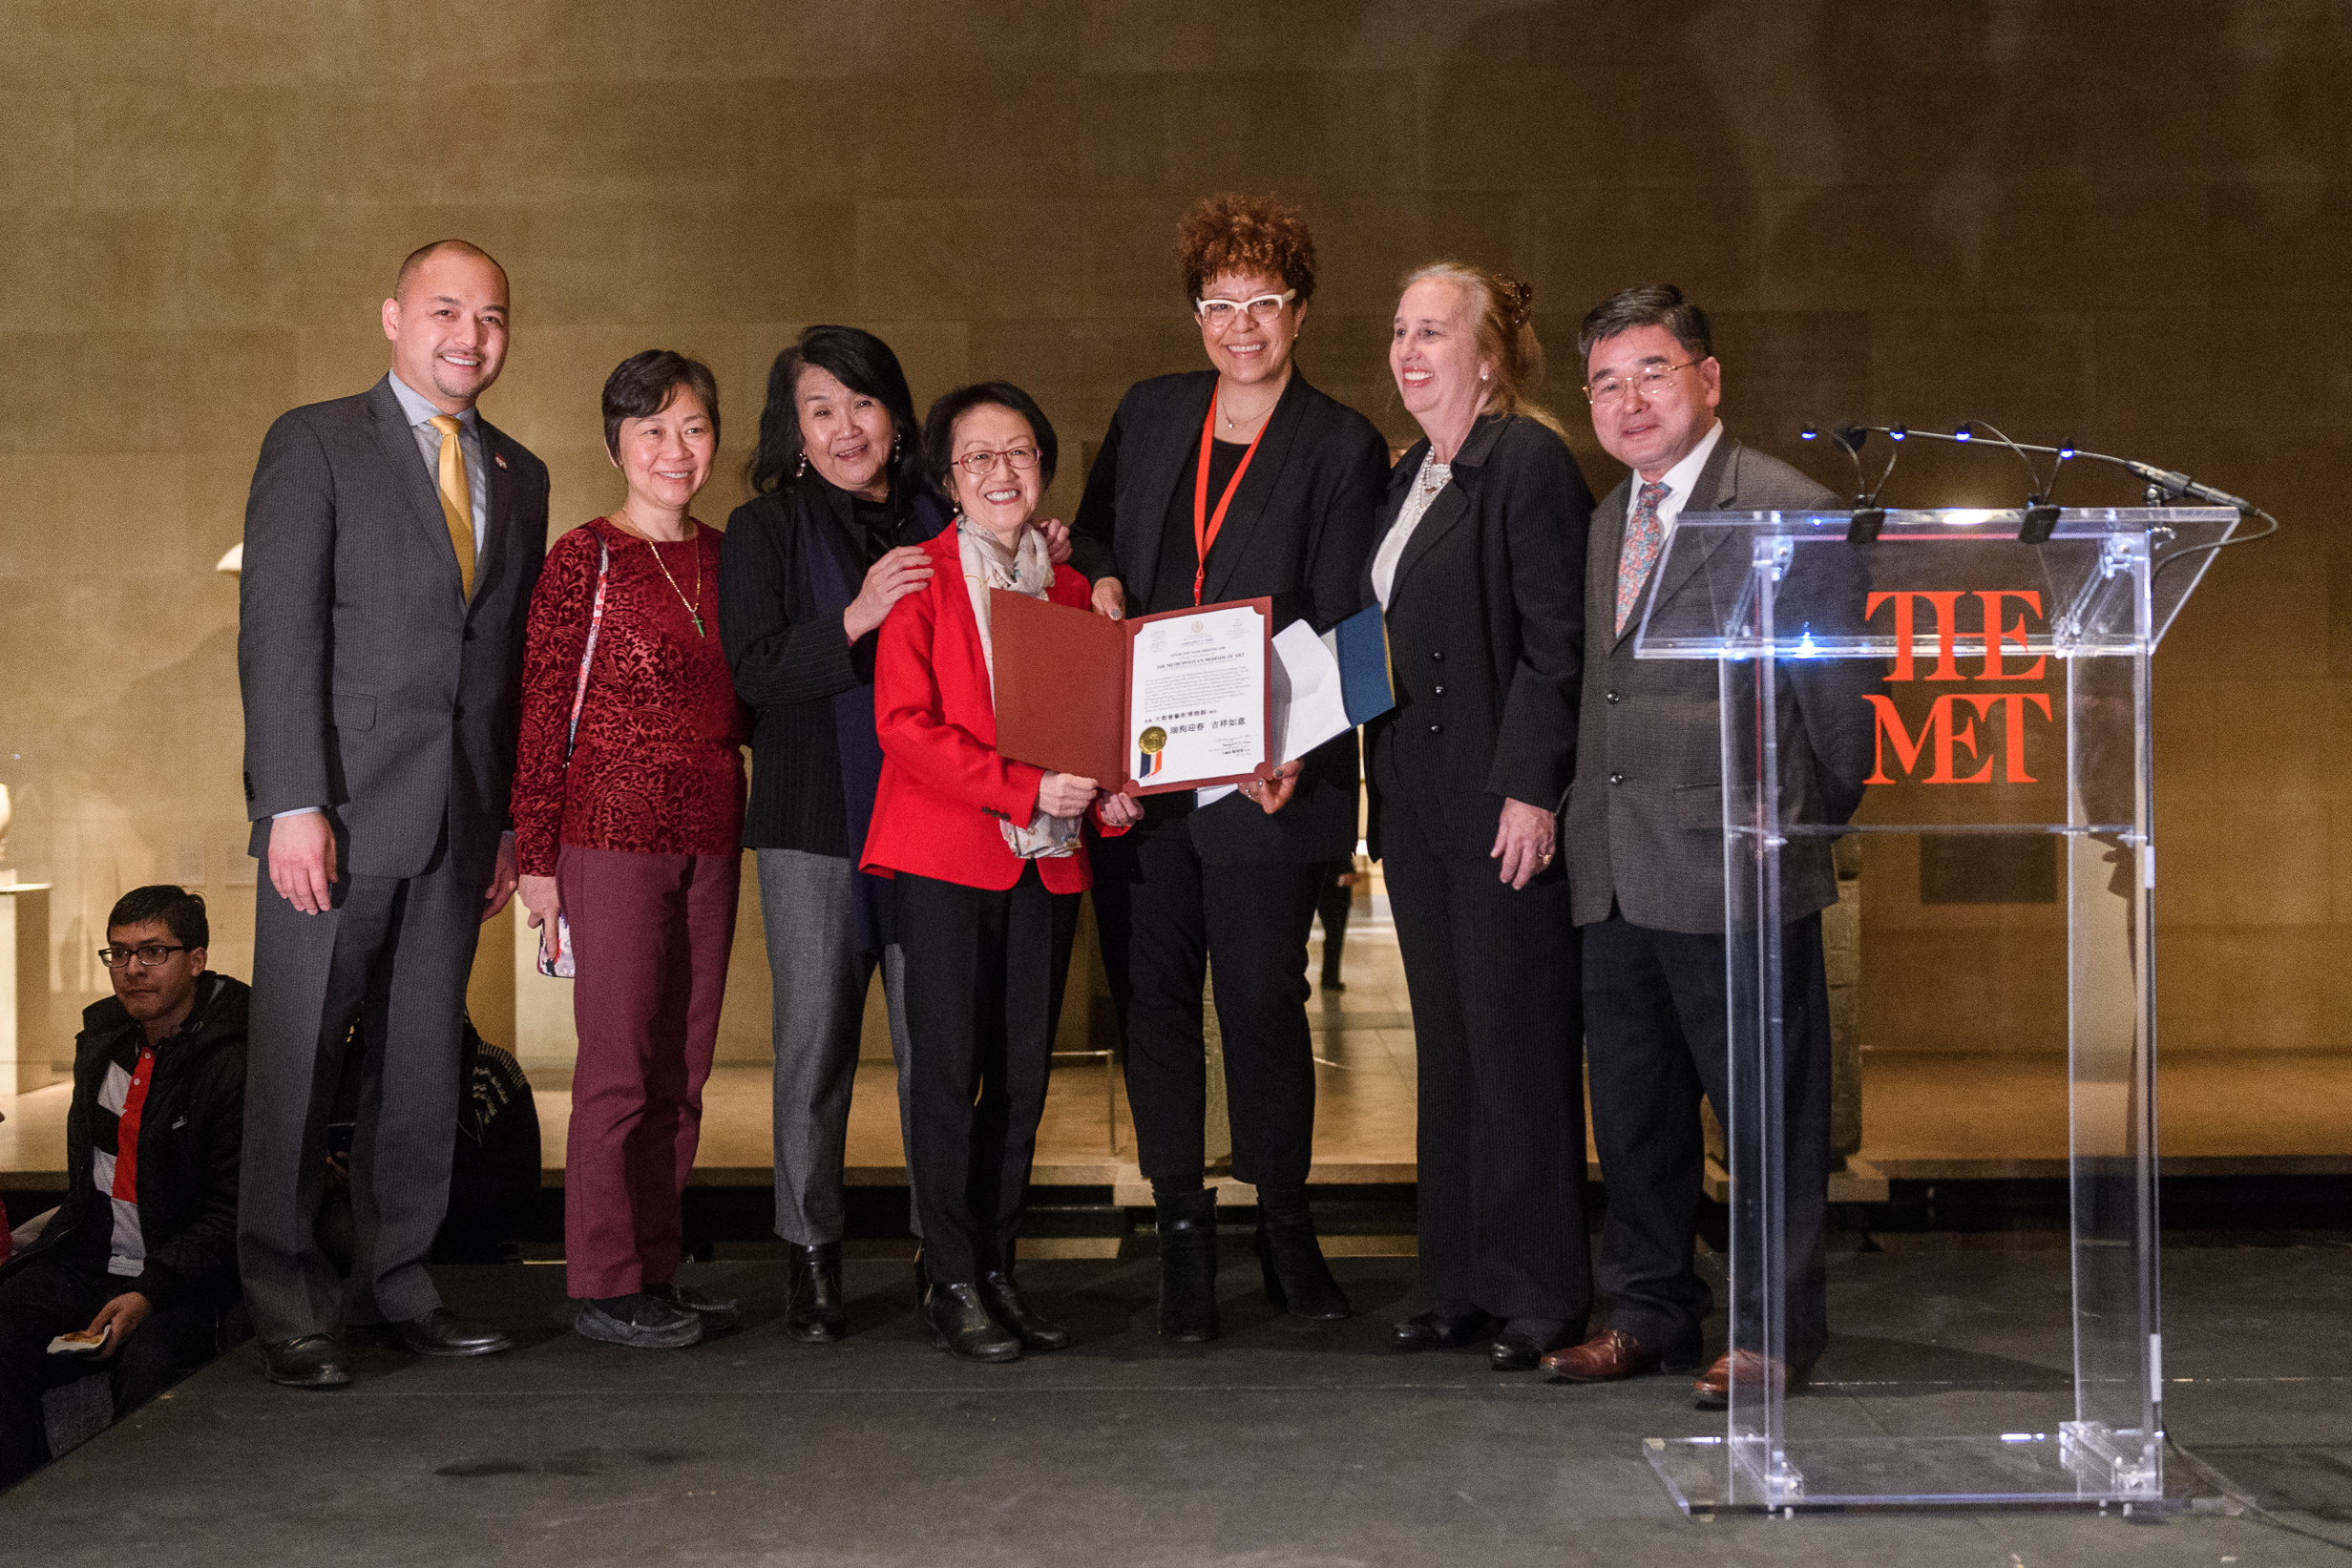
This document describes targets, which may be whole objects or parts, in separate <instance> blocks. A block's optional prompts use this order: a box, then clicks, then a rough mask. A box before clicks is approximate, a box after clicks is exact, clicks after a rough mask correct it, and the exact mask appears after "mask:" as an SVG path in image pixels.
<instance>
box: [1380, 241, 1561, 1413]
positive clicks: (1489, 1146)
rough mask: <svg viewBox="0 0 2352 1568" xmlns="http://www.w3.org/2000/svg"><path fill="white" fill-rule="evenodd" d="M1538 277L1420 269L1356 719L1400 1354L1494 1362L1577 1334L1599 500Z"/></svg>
mask: <svg viewBox="0 0 2352 1568" xmlns="http://www.w3.org/2000/svg"><path fill="white" fill-rule="evenodd" d="M1528 299H1529V290H1528V289H1527V287H1526V285H1525V284H1523V283H1521V282H1517V281H1515V280H1512V279H1508V278H1502V277H1498V276H1496V275H1495V274H1493V273H1490V272H1487V271H1485V270H1484V269H1482V268H1479V267H1473V266H1465V265H1462V264H1460V263H1457V262H1439V263H1437V264H1435V265H1433V266H1427V267H1423V268H1421V269H1419V270H1418V271H1417V272H1415V273H1413V274H1411V275H1410V276H1408V277H1407V278H1406V280H1405V289H1404V294H1403V297H1402V298H1401V299H1400V300H1399V301H1398V302H1397V317H1396V322H1395V324H1394V330H1393V336H1392V338H1391V342H1390V345H1389V367H1390V369H1391V371H1393V372H1394V374H1395V375H1396V378H1397V391H1398V393H1399V395H1400V396H1401V398H1402V399H1403V402H1404V406H1405V408H1406V409H1407V410H1408V411H1409V412H1411V413H1412V415H1413V417H1414V418H1415V420H1417V421H1418V423H1419V425H1420V427H1421V430H1422V439H1421V440H1420V441H1419V442H1418V443H1416V444H1415V445H1414V446H1413V447H1412V448H1411V449H1408V450H1407V451H1406V452H1405V454H1404V456H1403V457H1402V458H1400V459H1399V460H1398V461H1397V467H1396V469H1395V470H1392V472H1391V473H1390V475H1389V486H1388V499H1387V504H1386V507H1385V509H1384V511H1383V513H1382V522H1383V529H1382V533H1381V536H1380V542H1379V544H1378V546H1377V548H1376V549H1375V551H1374V552H1373V555H1372V561H1371V565H1370V567H1369V568H1368V570H1367V572H1366V580H1365V583H1364V590H1365V592H1366V593H1367V594H1368V596H1373V597H1376V598H1377V599H1378V600H1379V601H1380V604H1381V606H1382V608H1383V610H1384V611H1385V613H1386V617H1387V622H1388V638H1389V652H1390V660H1391V667H1392V670H1393V673H1394V679H1395V682H1396V687H1397V706H1396V709H1395V710H1394V711H1393V712H1390V713H1388V714H1385V715H1383V716H1382V717H1381V718H1379V719H1378V720H1376V721H1374V722H1373V723H1372V724H1371V725H1369V726H1367V730H1366V741H1367V743H1368V746H1369V748H1370V764H1371V765H1370V767H1369V768H1368V770H1367V773H1368V777H1369V778H1370V780H1371V783H1372V802H1373V812H1372V824H1373V826H1372V831H1373V839H1372V852H1373V853H1374V854H1375V855H1376V856H1378V857H1379V858H1380V859H1381V861H1382V862H1383V866H1384V869H1385V872H1386V876H1387V881H1388V891H1389V901H1390V904H1391V907H1392V908H1393V909H1395V911H1396V917H1397V945H1398V948H1399V949H1400V950H1401V952H1402V955H1403V958H1404V965H1405V983H1406V987H1407V990H1408V991H1409V993H1411V996H1412V999H1413V1029H1414V1037H1415V1041H1416V1048H1417V1051H1418V1089H1419V1118H1420V1127H1419V1138H1418V1144H1419V1148H1418V1156H1419V1168H1420V1195H1419V1198H1420V1202H1419V1207H1420V1255H1421V1282H1422V1286H1423V1289H1424V1291H1425V1293H1426V1295H1427V1298H1428V1303H1429V1306H1428V1309H1427V1310H1426V1311H1423V1312H1421V1313H1420V1314H1419V1315H1418V1316H1416V1317H1412V1318H1409V1319H1407V1320H1406V1321H1404V1322H1402V1323H1399V1324H1398V1325H1397V1328H1396V1333H1395V1341H1396V1343H1397V1346H1398V1347H1399V1348H1404V1349H1438V1348H1454V1347H1458V1346H1468V1345H1475V1344H1480V1343H1483V1344H1485V1345H1486V1346H1487V1348H1488V1357H1489V1360H1490V1361H1491V1363H1492V1364H1493V1366H1494V1367H1495V1369H1497V1370H1499V1371H1513V1370H1523V1369H1530V1368H1533V1367H1534V1366H1535V1365H1536V1362H1537V1360H1538V1359H1539V1358H1540V1357H1542V1356H1543V1355H1544V1352H1546V1351H1548V1350H1551V1349H1554V1348H1558V1347H1559V1346H1562V1345H1565V1344H1572V1343H1574V1342H1575V1341H1576V1340H1577V1339H1579V1338H1581V1337H1582V1335H1583V1333H1584V1328H1585V1317H1586V1312H1587V1311H1588V1310H1589V1308H1590V1307H1591V1300H1592V1275H1591V1262H1590V1259H1589V1256H1588V1254H1587V1249H1586V1241H1585V1214H1584V1183H1585V1118H1584V1110H1583V1088H1582V1082H1581V1078H1580V1074H1579V1055H1580V1045H1581V1039H1582V1034H1583V1017H1582V1013H1581V1009H1580V1003H1579V984H1578V972H1577V948H1576V930H1575V927H1574V926H1573V925H1572V924H1571V923H1570V920H1569V911H1568V887H1567V868H1566V867H1565V865H1563V864H1561V863H1560V862H1559V860H1558V853H1557V848H1556V846H1557V843H1558V826H1557V822H1556V812H1557V811H1558V808H1559V805H1560V802H1561V799H1562V797H1563V796H1565V794H1566V793H1567V788H1568V782H1569V780H1570V779H1571V777H1573V775H1574V772H1575V764H1576V712H1577V678H1578V673H1579V670H1580V668H1581V660H1582V650H1583V637H1584V608H1583V593H1582V589H1583V583H1584V572H1585V528H1586V520H1587V519H1588V518H1589V517H1590V515H1591V512H1592V492H1591V491H1590V490H1588V489H1587V488H1586V485H1585V480H1584V476H1583V475H1582V474H1581V473H1580V472H1578V470H1577V467H1576V461H1575V459H1574V458H1573V457H1571V456H1570V455H1569V453H1568V449H1567V444H1566V442H1565V441H1564V440H1563V439H1562V438H1561V434H1560V428H1559V426H1558V425H1557V424H1556V423H1555V422H1554V421H1553V420H1552V419H1551V417H1550V416H1549V415H1548V414H1545V413H1544V411H1543V410H1542V409H1541V408H1537V407H1536V406H1535V405H1534V404H1533V402H1532V401H1531V400H1530V398H1531V393H1532V392H1533V389H1534V387H1535V385H1536V383H1537V380H1538V378H1539V377H1540V375H1541V373H1542V366H1543V360H1542V350H1541V349H1540V348H1539V347H1538V345H1537V344H1536V338H1535V330H1534V327H1533V326H1532V324H1530V322H1529V320H1528Z"/></svg>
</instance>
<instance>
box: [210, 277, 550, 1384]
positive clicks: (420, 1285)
mask: <svg viewBox="0 0 2352 1568" xmlns="http://www.w3.org/2000/svg"><path fill="white" fill-rule="evenodd" d="M383 317H384V335H385V336H386V337H387V338H389V339H390V340H391V345H392V368H391V373H390V374H389V375H388V376H386V377H385V378H384V379H383V380H382V381H380V382H378V383H376V385H375V386H374V387H370V388H369V389H368V390H367V391H365V392H363V393H361V394H360V395H359V396H357V397H347V398H339V399H337V400H335V401H334V402H331V403H317V404H312V405H310V406H309V407H307V408H296V409H294V410H293V411H292V412H290V413H287V414H284V415H283V416H282V417H280V419H279V420H278V421H277V423H276V424H274V425H272V426H271V427H270V429H269V433H268V435H267V436H265V437H264V438H263V442H262V457H261V463H260V465H259V467H257V468H256V469H255V470H254V475H253V491H252V496H251V499H250V500H249V501H248V503H247V505H246V509H245V553H244V573H243V579H242V583H241V585H240V589H239V624H238V645H237V663H238V673H239V679H240V684H241V686H242V690H243V695H244V707H245V812H246V815H247V817H248V818H250V819H251V821H252V823H253V842H252V853H253V854H254V856H255V857H256V858H257V859H261V860H263V862H265V864H266V866H267V868H268V873H269V874H268V876H267V878H266V879H265V880H264V881H263V884H262V886H261V889H260V891H259V898H258V902H259V912H258V915H257V917H256V921H255V931H254V941H255V951H254V961H253V1011H252V1021H251V1025H250V1031H249V1042H248V1059H249V1067H248V1075H247V1079H246V1099H245V1143H244V1165H243V1173H242V1187H241V1199H240V1203H239V1214H238V1261H239V1264H240V1266H241V1268H242V1272H243V1276H244V1286H245V1298H246V1303H247V1305H248V1306H249V1307H250V1308H251V1310H252V1314H253V1322H254V1328H255V1329H256V1330H257V1335H258V1337H259V1339H260V1340H261V1342H262V1352H263V1368H264V1370H265V1371H266V1372H267V1374H268V1376H269V1378H270V1380H271V1381H273V1382H276V1383H283V1384H286V1385H288V1386H291V1387H296V1388H313V1389H325V1388H341V1387H343V1386H344V1385H346V1384H347V1383H349V1382H350V1380H351V1374H350V1367H349V1361H348V1356H347V1351H346V1350H345V1348H344V1346H343V1344H342V1342H341V1339H340V1338H339V1331H340V1329H342V1328H345V1327H347V1328H350V1329H352V1330H353V1331H354V1332H360V1333H367V1334H370V1335H372V1336H374V1337H377V1338H380V1339H386V1340H389V1341H390V1342H392V1343H394V1344H397V1345H400V1346H404V1347H406V1348H409V1349H410V1350H414V1351H416V1352H418V1353H420V1354H426V1355H481V1354H486V1353H489V1352H491V1351H495V1350H503V1349H505V1348H507V1343H508V1342H507V1340H506V1338H505V1337H504V1336H503V1335H501V1334H499V1333H498V1332H496V1331H495V1330H494V1329H488V1328H477V1327H471V1326H468V1325H466V1324H463V1323H460V1322H459V1321H458V1320H457V1319H455V1318H454V1317H453V1316H452V1314H451V1313H450V1312H449V1311H448V1310H447V1309H446V1308H444V1307H442V1306H441V1303H440V1298H439V1296H438V1295H437V1294H436V1293H435V1291H434V1289H433V1286H432V1281H431V1279H430V1278H429V1277H428V1275H427V1274H426V1271H425V1256H426V1253H427V1252H428V1250H429V1249H430V1248H431V1245H432V1240H433V1235H434V1233H435V1231H436V1230H438V1229H439V1227H440V1223H441V1219H442V1214H443V1212H444V1210H445V1209H446V1207H447V1206H448V1200H449V1180H450V1157H451V1152H452V1139H453V1137H454V1136H455V1135H454V1129H455V1127H456V1125H457V1090H458V1084H457V1075H458V1052H459V1044H458V1042H459V1035H460V1026H461V1020H462V1018H463V1016H464V1011H465V996H466V977H467V975H468V973H469V972H471V970H472V968H473V951H474V943H475V939H476V937H477V935H478V934H479V931H480V929H481V923H482V922H483V921H485V920H488V919H489V918H490V917H491V916H492V915H494V914H495V913H497V912H498V910H499V909H503V908H504V907H505V905H506V901H507V899H508V897H509V896H510V895H511V894H512V893H513V892H514V889H515V841H514V836H513V835H512V834H511V833H508V832H506V831H504V829H505V825H506V811H507V792H508V786H509V784H511V783H512V780H513V777H514V771H515V731H516V723H517V710H518V704H519V700H520V692H519V687H520V674H521V666H522V647H523V624H524V612H525V610H526V608H527V606H528V605H529V603H530V599H531V589H532V585H533V584H534V583H535V582H536V581H537V579H538V575H539V563H540V560H541V557H542V556H543V555H544V554H545V551H546V539H547V468H546V466H545V465H544V464H542V463H541V462H540V461H539V460H538V459H537V458H536V457H534V456H532V455H531V453H530V452H528V451H526V450H525V449H523V448H522V447H520V446H518V445H516V444H515V442H514V441H513V440H512V439H510V438H509V437H507V436H506V435H505V434H504V433H502V432H501V431H499V430H498V429H495V428H494V427H493V426H492V425H491V424H490V422H489V421H488V420H485V419H483V418H482V417H481V415H480V414H478V413H476V412H475V411H474V407H473V405H474V400H475V399H476V398H478V397H480V396H481V395H482V393H483V392H484V391H486V390H488V389H489V387H490V385H491V383H492V382H494V381H495V380H496V379H497V377H498V370H499V366H501V365H502V364H503V363H504V361H505V358H506V345H507V281H506V273H505V271H504V270H503V269H502V268H500V267H499V265H498V263H497V262H495V261H492V260H491V259H490V257H489V256H487V255H486V254H484V253H483V252H482V251H480V250H479V249H477V248H475V247H474V246H473V245H470V244H468V243H466V242H465V241H464V240H440V241H437V242H435V243H433V244H431V245H427V246H425V247H423V248H422V249H420V250H418V251H417V252H416V253H415V254H414V255H412V256H410V258H409V259H408V260H407V261H405V262H404V263H402V265H401V268H400V274H399V278H398V281H397V282H396V283H395V285H394V288H393V291H392V297H391V298H389V299H388V300H386V301H385V302H384V308H383ZM355 1019H356V1020H357V1022H358V1024H359V1026H360V1027H359V1035H358V1049H359V1050H360V1052H361V1057H360V1060H359V1062H358V1063H357V1064H356V1066H357V1068H358V1071H359V1073H360V1082H361V1088H360V1099H359V1124H358V1127H357V1130H356V1132H355V1134H354V1136H353V1139H352V1146H351V1155H350V1186H351V1208H352V1219H353V1222H354V1224H355V1226H356V1229H357V1232H358V1234H357V1244H356V1248H355V1254H354V1261H353V1265H352V1269H351V1273H350V1276H349V1279H348V1281H347V1282H343V1281H338V1279H337V1278H336V1276H335V1273H334V1271H333V1269H332V1268H331V1267H330V1265H328V1263H327V1261H326V1257H325V1256H324V1255H323V1254H322V1253H321V1252H320V1250H319V1245H318V1239H317V1237H316V1236H315V1235H314V1233H313V1230H312V1221H313V1218H314V1217H315V1216H316V1214H317V1213H318V1208H319V1197H320V1191H321V1187H322V1183H323V1181H324V1179H325V1175H326V1114H327V1109H328V1107H329V1106H330V1105H331V1104H332V1103H333V1100H334V1096H335V1091H336V1088H337V1085H338V1083H339V1082H340V1081H341V1078H342V1075H343V1072H344V1068H345V1060H344V1057H345V1052H346V1041H347V1038H349V1037H350V1034H351V1026H352V1023H353V1021H354V1020H355Z"/></svg>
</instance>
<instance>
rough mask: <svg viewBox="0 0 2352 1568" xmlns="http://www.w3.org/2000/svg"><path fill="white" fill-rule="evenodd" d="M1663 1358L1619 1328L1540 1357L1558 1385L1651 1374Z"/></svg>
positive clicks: (1602, 1332) (1601, 1381)
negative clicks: (1559, 1383) (1542, 1357)
mask: <svg viewBox="0 0 2352 1568" xmlns="http://www.w3.org/2000/svg"><path fill="white" fill-rule="evenodd" d="M1663 1359H1664V1352H1663V1351H1661V1350H1660V1349H1659V1348H1657V1347H1656V1346H1654V1345H1645V1344H1643V1343H1642V1342H1641V1341H1640V1340H1638V1339H1635V1338H1634V1337H1633V1336H1632V1335H1631V1334H1628V1333H1627V1332H1626V1331H1625V1330H1624V1329H1623V1328H1605V1329H1603V1330H1602V1331H1601V1332H1600V1333H1598V1334H1595V1335H1594V1336H1593V1337H1592V1338H1590V1339H1588V1340H1586V1341H1585V1343H1584V1344H1582V1345H1570V1346H1567V1347H1565V1348H1562V1349H1558V1350H1554V1351H1553V1352H1552V1353H1551V1354H1549V1355H1547V1356H1545V1357H1544V1361H1543V1367H1544V1370H1545V1371H1547V1372H1549V1373H1551V1375H1552V1377H1553V1379H1554V1380H1555V1381H1557V1382H1561V1383H1614V1382H1616V1381H1617V1380H1618V1379H1619V1378H1621V1377H1639V1376H1641V1375H1642V1374H1643V1373H1644V1372H1654V1371H1656V1370H1657V1369H1658V1364H1659V1362H1660V1361H1662V1360H1663Z"/></svg>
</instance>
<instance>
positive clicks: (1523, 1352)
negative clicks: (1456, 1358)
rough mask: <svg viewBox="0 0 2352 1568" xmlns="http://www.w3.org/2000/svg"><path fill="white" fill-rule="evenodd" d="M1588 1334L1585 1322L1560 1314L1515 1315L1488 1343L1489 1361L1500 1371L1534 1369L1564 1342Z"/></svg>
mask: <svg viewBox="0 0 2352 1568" xmlns="http://www.w3.org/2000/svg"><path fill="white" fill-rule="evenodd" d="M1584 1337H1585V1326H1584V1325H1583V1324H1581V1323H1577V1324H1569V1323H1564V1322H1562V1321H1561V1320H1560V1319H1558V1318H1513V1319H1511V1321H1510V1322H1508V1323H1506V1324H1504V1325H1503V1326H1502V1332H1501V1333H1499V1334H1497V1335H1496V1336H1495V1342H1494V1343H1493V1344H1492V1345H1489V1346H1488V1347H1486V1364H1487V1365H1488V1366H1489V1367H1492V1368H1493V1369H1495V1370H1497V1371H1499V1372H1531V1371H1533V1370H1535V1369H1536V1368H1537V1367H1539V1366H1541V1365H1542V1364H1543V1361H1544V1357H1545V1356H1547V1355H1549V1354H1550V1353H1551V1352H1552V1351H1554V1350H1557V1349H1559V1348H1561V1347H1562V1346H1564V1345H1573V1344H1575V1343H1576V1342H1577V1341H1578V1340H1580V1339H1582V1338H1584Z"/></svg>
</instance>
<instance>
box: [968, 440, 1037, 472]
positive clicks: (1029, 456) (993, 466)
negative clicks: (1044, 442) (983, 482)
mask: <svg viewBox="0 0 2352 1568" xmlns="http://www.w3.org/2000/svg"><path fill="white" fill-rule="evenodd" d="M998 458H1002V459H1003V460H1004V461H1005V462H1007V463H1009V464H1011V465H1012V466H1013V471H1014V472H1015V473H1027V472H1028V471H1029V470H1031V469H1034V468H1036V467H1037V466H1038V449H1036V448H1035V447H1007V448H1005V449H1004V450H1002V451H1000V452H966V453H964V454H963V455H962V456H961V457H958V458H957V459H956V467H957V468H959V469H961V470H964V472H966V473H968V474H970V475H971V476H972V477H973V478H975V479H985V478H987V477H988V476H989V475H990V474H992V473H994V472H996V471H997V460H998Z"/></svg>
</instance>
